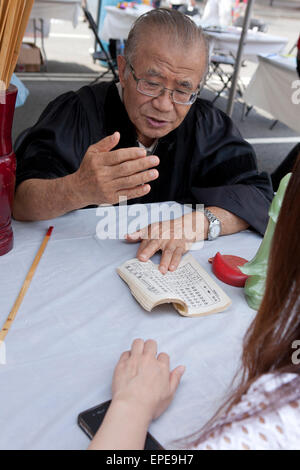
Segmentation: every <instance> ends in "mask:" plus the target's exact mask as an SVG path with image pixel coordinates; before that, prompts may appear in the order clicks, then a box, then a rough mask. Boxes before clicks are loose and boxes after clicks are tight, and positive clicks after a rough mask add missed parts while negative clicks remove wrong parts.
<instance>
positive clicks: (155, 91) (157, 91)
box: [129, 64, 199, 105]
mask: <svg viewBox="0 0 300 470" xmlns="http://www.w3.org/2000/svg"><path fill="white" fill-rule="evenodd" d="M129 67H130V71H131V73H132V76H133V78H134V80H135V81H136V89H137V91H139V92H140V93H142V94H143V95H147V96H153V98H158V97H159V96H160V95H162V94H163V92H164V91H165V90H168V91H169V92H170V96H171V99H172V101H173V102H174V103H176V104H184V105H190V104H193V103H194V102H195V101H196V99H197V95H198V93H199V88H197V90H196V91H195V92H194V93H186V92H185V91H181V90H170V88H166V87H164V86H162V85H161V84H160V83H156V82H152V81H150V80H145V79H144V78H138V77H137V76H136V75H135V72H134V69H133V67H132V65H131V64H129Z"/></svg>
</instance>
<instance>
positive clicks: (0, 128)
mask: <svg viewBox="0 0 300 470" xmlns="http://www.w3.org/2000/svg"><path fill="white" fill-rule="evenodd" d="M17 93H18V89H17V87H15V86H14V85H10V86H9V87H8V89H7V90H6V91H4V92H1V91H0V256H1V255H4V254H5V253H7V252H8V251H10V250H11V249H12V247H13V231H12V227H11V214H12V205H13V198H14V191H15V180H16V157H15V154H14V153H13V149H12V141H11V129H12V123H13V117H14V111H15V103H16V98H17Z"/></svg>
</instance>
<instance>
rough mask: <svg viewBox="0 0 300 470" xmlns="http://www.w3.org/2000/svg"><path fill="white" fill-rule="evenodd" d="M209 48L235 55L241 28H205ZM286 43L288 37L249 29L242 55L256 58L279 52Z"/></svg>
mask: <svg viewBox="0 0 300 470" xmlns="http://www.w3.org/2000/svg"><path fill="white" fill-rule="evenodd" d="M205 34H206V35H207V36H208V39H209V42H210V48H212V49H213V50H214V51H221V52H222V53H225V54H226V53H227V54H228V53H231V54H233V55H234V56H236V54H237V51H238V47H239V41H240V36H241V28H233V27H232V28H229V29H228V31H227V32H214V31H208V30H205ZM287 43H288V38H286V37H281V36H274V35H272V34H267V33H262V32H259V31H252V30H249V31H248V33H247V39H246V43H245V46H244V51H243V57H244V58H245V59H247V58H248V59H251V60H253V59H255V61H256V60H257V55H258V54H279V53H280V52H282V51H283V49H284V48H285V46H286V45H287Z"/></svg>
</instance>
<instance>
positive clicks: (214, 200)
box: [16, 82, 273, 234]
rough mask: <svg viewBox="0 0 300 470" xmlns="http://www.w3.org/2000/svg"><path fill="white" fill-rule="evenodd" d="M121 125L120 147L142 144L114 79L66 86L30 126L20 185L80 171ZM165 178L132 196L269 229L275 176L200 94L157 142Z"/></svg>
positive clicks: (20, 160)
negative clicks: (210, 209) (199, 207)
mask: <svg viewBox="0 0 300 470" xmlns="http://www.w3.org/2000/svg"><path fill="white" fill-rule="evenodd" d="M115 131H119V132H120V135H121V138H120V142H119V144H118V146H117V147H116V148H126V147H133V146H137V145H138V143H137V136H136V131H135V128H134V126H133V124H132V123H131V121H130V120H129V117H128V115H127V112H126V109H125V107H124V105H123V103H122V101H121V100H120V97H119V93H118V90H117V87H116V85H115V83H113V82H103V83H100V84H97V85H93V86H85V87H83V88H81V89H80V90H79V91H77V92H68V93H65V94H63V95H61V96H59V97H58V98H57V99H55V100H54V101H52V102H51V103H50V104H49V105H48V106H47V108H46V109H45V111H44V112H43V113H42V115H41V117H40V119H39V120H38V122H37V123H36V124H35V125H34V126H33V127H32V128H31V129H30V130H29V131H28V133H27V135H26V137H25V138H24V139H23V141H22V142H21V144H20V145H19V148H18V149H17V150H16V156H17V178H16V186H18V185H19V184H20V183H21V182H22V181H25V180H27V179H30V178H43V179H50V178H58V177H62V176H66V175H68V174H70V173H73V172H75V171H76V170H77V169H78V168H79V166H80V163H81V161H82V158H83V157H84V155H85V153H86V151H87V149H88V147H89V146H90V145H91V144H94V143H96V142H98V141H99V140H101V139H102V138H103V137H105V136H107V135H110V134H113V133H114V132H115ZM154 154H155V155H157V156H158V157H159V158H160V164H159V166H158V167H157V169H158V171H159V178H158V179H157V180H155V181H153V182H151V183H150V185H151V191H150V192H149V193H148V194H147V195H146V196H144V197H142V198H138V199H133V200H130V201H128V202H129V203H130V204H132V203H148V202H162V201H177V202H181V203H192V204H196V203H199V204H204V205H205V206H217V207H221V208H223V209H226V210H228V211H230V212H232V213H233V214H236V215H237V216H239V217H241V218H242V219H244V220H245V221H247V222H248V223H249V224H250V226H251V227H253V228H254V229H255V230H257V231H258V232H260V233H261V234H263V233H264V231H265V229H266V225H267V221H268V208H269V205H270V202H271V200H272V197H273V191H272V187H271V184H270V179H269V176H268V175H267V174H266V173H260V174H259V173H258V170H257V164H256V157H255V153H254V150H253V149H252V147H251V146H250V145H249V144H248V143H247V142H245V141H244V140H243V139H242V137H241V135H240V133H239V131H238V130H237V129H236V128H235V126H234V125H233V123H232V121H231V119H230V118H229V117H228V116H227V115H226V114H225V113H223V112H222V111H220V110H219V109H217V108H215V107H214V106H213V105H212V104H211V103H210V102H209V101H206V100H202V99H197V101H196V102H195V103H194V104H193V105H192V106H191V108H190V110H189V112H188V114H187V116H186V117H185V119H184V121H183V122H182V123H181V124H180V126H179V127H178V128H176V129H174V130H173V131H172V132H170V133H169V134H168V135H166V136H165V137H162V138H160V139H159V140H158V144H157V146H156V148H155V151H154Z"/></svg>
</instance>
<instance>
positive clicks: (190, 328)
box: [0, 209, 261, 449]
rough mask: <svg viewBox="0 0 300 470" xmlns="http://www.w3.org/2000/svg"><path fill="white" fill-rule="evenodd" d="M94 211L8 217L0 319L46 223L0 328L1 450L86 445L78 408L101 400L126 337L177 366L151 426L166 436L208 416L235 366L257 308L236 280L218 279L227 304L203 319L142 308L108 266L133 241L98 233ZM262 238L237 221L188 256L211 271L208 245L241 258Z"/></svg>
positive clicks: (132, 248)
mask: <svg viewBox="0 0 300 470" xmlns="http://www.w3.org/2000/svg"><path fill="white" fill-rule="evenodd" d="M99 220H100V217H99V216H97V215H96V210H95V209H87V210H81V211H75V212H73V213H70V214H68V215H65V216H63V217H59V218H57V219H55V220H53V221H41V222H29V223H23V222H14V223H13V230H14V236H15V245H14V249H13V251H11V252H10V253H8V254H6V255H5V256H2V257H0V273H1V282H0V299H1V308H0V324H1V325H3V323H4V321H5V319H6V317H7V315H8V313H9V311H10V309H11V307H12V305H13V303H14V301H15V299H16V296H17V294H18V292H19V290H20V288H21V285H22V283H23V281H24V278H25V276H26V273H27V271H28V268H29V267H30V265H31V263H32V261H33V259H34V256H35V254H36V252H37V250H38V248H39V246H40V243H41V241H42V239H43V237H44V235H45V232H46V229H47V228H48V227H49V225H54V231H53V234H52V236H51V238H50V241H49V243H48V246H47V248H46V251H45V253H44V255H43V257H42V259H41V261H40V264H39V266H38V269H37V271H36V273H35V276H34V278H33V281H32V283H31V285H30V288H29V290H28V292H27V294H26V297H25V299H24V301H23V303H22V305H21V307H20V310H19V312H18V314H17V317H16V319H15V321H14V324H13V326H12V328H11V330H10V331H9V333H8V335H7V337H6V349H7V364H6V365H2V366H0V383H1V386H0V403H1V406H0V426H1V433H0V449H16V448H20V449H84V448H86V447H87V445H88V438H87V437H86V436H85V435H84V433H83V432H82V431H81V430H80V429H79V428H78V427H77V424H76V420H77V416H78V414H79V413H80V412H81V411H83V410H85V409H87V408H89V407H91V406H94V405H96V404H98V403H101V402H103V401H104V400H107V399H109V398H110V386H111V379H112V373H113V369H114V366H115V364H116V362H117V360H118V358H119V356H120V353H121V352H122V351H124V350H126V349H128V348H129V346H130V344H131V342H132V340H133V339H134V338H136V337H142V338H144V339H147V338H155V339H156V340H158V343H159V350H160V351H161V350H164V351H166V352H168V353H169V354H170V356H171V366H172V367H174V366H176V365H179V364H185V365H186V373H185V374H184V377H183V380H182V383H181V385H180V387H179V389H178V392H177V394H176V396H175V399H174V402H173V403H172V405H171V406H170V408H169V409H168V410H167V412H166V413H165V414H164V415H163V416H161V417H160V418H159V419H158V420H157V421H155V422H154V423H153V424H152V425H151V428H150V431H151V432H152V434H153V435H154V436H155V437H156V438H157V439H158V440H159V441H160V442H161V443H162V444H163V445H165V446H166V445H167V444H168V442H169V441H170V440H172V439H175V438H179V437H181V436H185V435H187V434H188V433H190V432H192V431H195V430H197V429H198V428H199V427H200V426H201V425H202V424H203V423H204V422H206V421H207V419H208V418H209V417H210V416H211V414H212V413H213V412H214V411H215V410H216V407H217V406H218V405H219V403H220V400H221V399H222V397H223V394H224V392H225V391H226V390H227V387H228V385H229V383H230V382H231V379H232V376H233V374H234V372H235V371H236V368H237V365H238V361H239V357H240V353H241V344H242V338H243V335H244V333H245V330H246V328H247V327H248V325H249V323H250V321H251V320H252V319H253V317H254V315H255V312H254V311H253V310H250V309H249V307H248V306H247V304H246V301H245V299H244V294H243V289H239V288H235V287H230V286H228V285H226V284H222V283H221V284H222V288H223V289H224V290H225V291H226V293H227V294H228V295H229V296H230V297H231V298H232V300H233V303H232V305H231V306H230V308H229V309H228V310H227V311H226V312H223V313H219V314H214V315H210V316H207V317H202V318H201V317H200V318H186V317H182V316H180V315H179V314H178V313H177V312H176V311H175V309H174V308H173V307H172V306H170V305H167V306H160V307H157V308H156V309H155V310H154V311H153V312H151V313H149V312H146V311H144V310H143V309H142V308H141V307H140V305H139V304H138V303H137V302H136V301H135V300H134V298H133V297H132V296H131V294H130V291H129V289H128V287H127V285H126V284H125V283H124V282H123V281H122V280H121V279H120V278H119V276H118V275H117V273H116V267H117V266H118V265H120V264H121V263H122V262H124V261H125V260H127V259H129V258H132V257H134V256H135V254H136V249H137V245H135V244H127V243H126V242H124V241H122V240H99V239H97V238H96V237H95V233H96V226H97V223H98V222H99ZM260 242H261V237H260V236H258V235H257V234H255V233H252V232H250V231H246V232H244V233H240V234H235V235H232V236H226V237H221V238H219V239H218V240H216V241H214V242H205V244H204V248H203V249H202V250H200V251H193V253H192V254H193V256H194V257H195V258H196V259H197V260H198V261H199V262H200V263H201V264H202V265H203V266H204V267H205V268H206V269H207V270H208V271H209V272H210V271H211V268H210V265H209V264H208V262H207V259H208V258H209V257H211V256H213V255H214V254H215V253H216V252H217V251H221V252H222V253H225V254H226V253H231V254H237V255H240V256H242V257H246V258H248V259H250V258H252V257H253V256H254V254H255V253H256V250H257V248H258V246H259V244H260ZM158 259H159V257H158V255H156V256H155V257H154V261H157V260H158ZM218 282H220V281H218Z"/></svg>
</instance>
